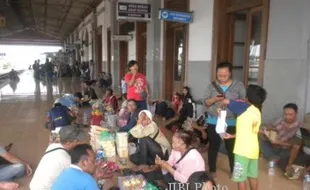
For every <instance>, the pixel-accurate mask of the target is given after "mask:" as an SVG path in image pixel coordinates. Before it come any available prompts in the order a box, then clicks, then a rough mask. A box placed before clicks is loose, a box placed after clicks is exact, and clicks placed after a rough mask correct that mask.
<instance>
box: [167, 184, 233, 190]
mask: <svg viewBox="0 0 310 190" xmlns="http://www.w3.org/2000/svg"><path fill="white" fill-rule="evenodd" d="M167 190H228V187H227V186H226V185H221V184H217V185H216V186H214V185H211V186H210V185H208V184H206V183H194V184H189V183H169V184H168V189H167Z"/></svg>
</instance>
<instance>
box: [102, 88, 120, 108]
mask: <svg viewBox="0 0 310 190" xmlns="http://www.w3.org/2000/svg"><path fill="white" fill-rule="evenodd" d="M104 105H105V107H109V108H112V109H113V112H116V111H117V110H118V102H117V98H116V97H115V96H114V95H113V90H112V89H110V88H108V89H107V91H106V93H105V97H104Z"/></svg>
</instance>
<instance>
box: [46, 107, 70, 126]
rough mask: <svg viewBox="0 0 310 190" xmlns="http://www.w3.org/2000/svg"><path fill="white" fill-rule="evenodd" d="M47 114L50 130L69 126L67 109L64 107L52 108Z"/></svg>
mask: <svg viewBox="0 0 310 190" xmlns="http://www.w3.org/2000/svg"><path fill="white" fill-rule="evenodd" d="M49 114H50V115H49V116H50V119H51V124H52V130H55V128H56V127H61V126H67V125H69V124H70V120H69V113H68V108H67V107H65V106H62V105H61V106H56V107H53V108H52V109H51V110H50V112H49Z"/></svg>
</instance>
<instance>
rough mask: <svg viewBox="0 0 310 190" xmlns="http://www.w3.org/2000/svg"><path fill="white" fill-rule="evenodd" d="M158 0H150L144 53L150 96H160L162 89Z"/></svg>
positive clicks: (159, 4)
mask: <svg viewBox="0 0 310 190" xmlns="http://www.w3.org/2000/svg"><path fill="white" fill-rule="evenodd" d="M161 2H162V1H160V0H157V1H153V0H150V1H149V3H151V5H152V22H149V23H148V24H147V53H146V77H147V81H148V84H149V89H150V93H151V97H152V98H155V99H156V98H160V97H161V95H162V90H163V61H162V60H161V59H160V53H161V31H162V30H161V27H162V26H161V21H160V20H159V19H158V18H157V17H158V10H159V8H161Z"/></svg>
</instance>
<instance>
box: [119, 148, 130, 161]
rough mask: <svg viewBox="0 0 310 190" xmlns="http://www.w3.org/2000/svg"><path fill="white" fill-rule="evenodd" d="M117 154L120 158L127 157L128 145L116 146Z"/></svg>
mask: <svg viewBox="0 0 310 190" xmlns="http://www.w3.org/2000/svg"><path fill="white" fill-rule="evenodd" d="M117 155H118V157H120V158H127V159H128V155H129V151H128V147H122V148H121V147H117Z"/></svg>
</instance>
